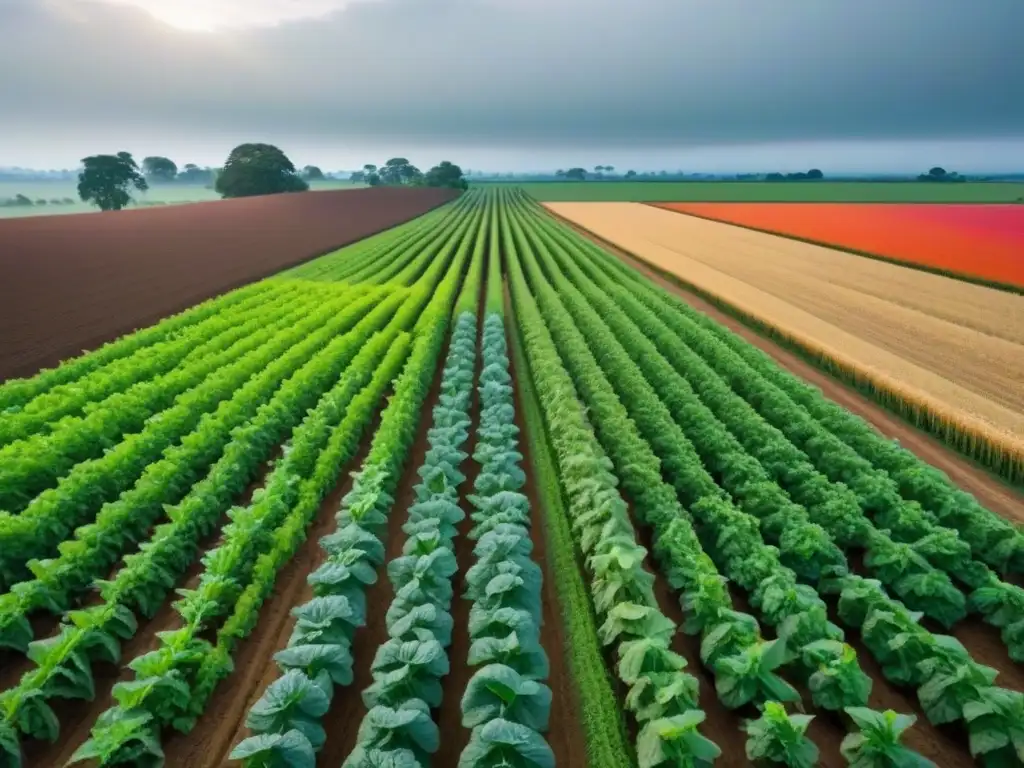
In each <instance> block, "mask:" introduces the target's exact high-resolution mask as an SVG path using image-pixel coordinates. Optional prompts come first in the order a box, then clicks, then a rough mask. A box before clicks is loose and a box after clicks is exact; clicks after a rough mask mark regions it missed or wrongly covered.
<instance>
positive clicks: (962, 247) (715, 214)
mask: <svg viewBox="0 0 1024 768" xmlns="http://www.w3.org/2000/svg"><path fill="white" fill-rule="evenodd" d="M658 207H660V208H666V209H668V210H673V211H679V212H682V213H690V214H693V215H696V216H703V217H705V218H709V219H717V220H719V221H725V222H729V223H733V224H739V225H741V226H744V227H751V228H753V229H760V230H764V231H766V232H773V233H777V234H782V235H787V236H791V237H798V238H801V239H803V240H812V241H815V242H819V243H823V244H827V245H834V246H837V247H840V248H848V249H850V250H854V251H860V252H863V253H867V254H872V255H876V256H881V257H883V258H886V259H892V260H895V261H901V262H906V263H907V264H912V265H916V266H921V267H925V268H927V269H933V270H937V271H940V272H946V273H950V274H955V275H961V276H964V277H967V278H970V279H974V280H982V281H989V282H993V283H1000V284H1004V285H1012V286H1017V287H1020V288H1024V206H1021V205H927V204H888V203H886V204H877V205H874V204H863V203H659V204H658Z"/></svg>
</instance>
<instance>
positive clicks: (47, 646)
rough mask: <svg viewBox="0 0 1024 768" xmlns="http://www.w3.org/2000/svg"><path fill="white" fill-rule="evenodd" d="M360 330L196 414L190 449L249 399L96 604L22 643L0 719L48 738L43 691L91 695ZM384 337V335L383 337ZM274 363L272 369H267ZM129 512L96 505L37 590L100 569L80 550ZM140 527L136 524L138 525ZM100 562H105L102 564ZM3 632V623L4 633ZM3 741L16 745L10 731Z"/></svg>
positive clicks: (287, 361)
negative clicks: (208, 413) (99, 666)
mask: <svg viewBox="0 0 1024 768" xmlns="http://www.w3.org/2000/svg"><path fill="white" fill-rule="evenodd" d="M401 300H402V297H401V296H400V295H395V298H393V299H390V300H389V301H388V302H387V303H390V307H389V308H386V309H385V310H384V311H383V312H381V313H378V317H377V318H376V319H377V321H378V323H379V322H380V321H384V322H386V321H387V320H388V319H389V318H390V316H391V314H393V313H394V309H395V306H396V305H397V304H398V303H400V302H401ZM382 306H383V305H382ZM368 335H369V334H368V333H364V332H362V331H357V330H353V331H352V332H351V333H350V334H348V335H345V336H339V337H337V338H335V339H334V340H333V341H332V342H331V343H330V344H328V345H327V346H326V347H324V348H323V349H322V350H320V351H319V352H315V351H316V345H315V344H313V345H308V344H304V345H300V346H296V347H295V348H293V349H292V350H290V351H289V352H288V353H286V354H285V355H284V356H283V357H282V358H281V359H280V360H278V361H276V362H275V363H274V364H273V365H272V366H270V367H269V368H268V369H267V371H266V372H265V373H264V374H261V375H260V376H258V377H255V378H254V379H253V380H251V381H250V382H249V383H248V384H247V385H246V386H244V387H243V388H242V389H240V390H239V391H238V393H236V396H235V397H234V398H233V399H232V403H231V405H229V406H227V407H225V408H222V409H220V410H219V411H218V415H219V416H220V417H221V420H222V421H220V422H218V421H217V419H216V418H212V419H207V420H204V421H205V422H206V424H205V426H206V429H201V430H197V432H196V434H195V440H194V441H193V442H194V443H195V447H197V448H198V447H199V446H200V445H201V444H202V443H203V442H204V441H208V442H210V443H216V442H217V441H219V440H220V439H221V433H220V429H221V428H222V427H224V426H226V425H227V424H228V423H232V422H235V421H237V418H236V417H237V415H238V414H241V413H246V412H250V413H251V411H252V408H254V407H257V406H258V410H257V411H256V413H255V415H254V416H253V417H252V418H251V419H249V420H248V421H247V422H246V423H244V424H239V425H238V426H236V427H235V428H234V429H233V430H232V431H231V438H232V441H231V442H230V443H229V444H228V445H227V447H226V448H224V449H223V455H222V457H221V459H220V460H219V461H218V462H217V463H216V464H215V465H214V467H213V468H212V469H211V471H210V473H209V474H208V475H207V477H206V478H205V479H204V480H203V481H202V482H200V483H198V484H197V485H196V486H195V487H194V488H193V489H192V491H191V492H190V493H189V495H188V496H186V497H185V498H184V499H183V500H182V502H181V503H180V504H178V505H177V506H176V507H173V508H170V509H168V511H167V515H168V522H167V523H164V524H163V525H161V526H159V527H157V528H156V530H155V531H154V534H153V536H152V537H151V538H150V540H149V541H148V542H147V543H144V544H143V545H142V548H141V549H140V551H139V552H138V553H136V554H133V555H129V556H128V557H126V558H125V564H124V567H122V568H121V569H120V570H118V572H117V573H116V574H115V575H114V577H113V578H112V579H111V580H109V581H105V582H97V583H98V585H99V587H100V595H101V597H102V599H103V602H102V603H100V604H98V605H95V606H92V607H89V608H86V609H83V610H79V611H73V612H72V613H71V614H70V621H69V622H68V623H66V624H63V625H62V626H61V627H60V629H59V630H58V632H57V634H56V635H55V636H54V637H52V638H49V639H46V640H41V641H36V642H33V643H31V645H30V646H29V647H28V651H29V655H30V658H31V659H32V660H33V661H34V662H35V663H36V665H37V666H36V669H34V670H30V671H29V672H27V673H26V674H25V676H24V677H23V678H22V681H21V683H20V684H19V685H18V686H17V687H16V688H15V689H12V690H11V691H7V692H4V693H3V694H0V712H2V713H3V717H4V723H5V725H6V726H7V727H9V728H10V729H12V730H13V729H14V728H17V729H19V730H21V731H22V732H24V733H26V734H27V735H30V736H34V737H36V738H50V739H52V738H56V735H57V734H56V731H55V728H56V719H55V718H54V717H53V715H52V712H51V711H50V709H49V707H48V705H47V704H46V701H47V700H48V699H49V698H51V697H53V696H67V695H71V694H76V695H82V696H86V697H91V695H92V687H93V686H92V675H91V665H92V663H93V662H94V661H96V660H99V659H106V660H107V661H115V662H116V661H117V657H118V647H119V640H120V639H124V638H127V637H130V636H131V635H132V634H134V630H135V626H136V624H135V617H134V613H135V612H138V613H141V614H143V615H146V616H152V615H153V614H154V613H155V611H156V609H157V608H158V607H159V606H160V605H161V604H162V602H163V600H164V598H165V597H166V595H167V593H168V592H169V591H170V590H171V588H172V587H173V586H174V584H175V583H176V582H177V580H178V578H180V576H181V575H182V574H183V573H184V571H185V570H186V568H187V567H188V565H189V564H190V563H191V562H192V559H193V558H194V556H195V554H196V552H197V551H198V546H199V540H200V538H201V537H202V536H203V535H206V534H208V533H209V532H210V531H211V530H212V529H213V527H214V526H215V525H216V524H217V522H218V520H219V519H220V517H221V516H222V514H223V513H224V511H225V509H226V508H227V506H228V505H229V504H230V501H231V499H232V498H233V497H234V495H235V494H237V493H238V492H239V491H240V490H241V488H243V487H244V486H245V485H246V484H247V483H248V482H249V481H250V480H251V479H252V476H253V475H254V473H255V472H256V470H257V468H258V466H259V463H260V462H261V461H263V460H266V459H267V458H269V454H270V452H271V451H272V450H273V447H274V446H276V445H277V444H278V443H279V441H280V440H281V439H282V438H283V437H284V436H285V435H286V434H287V432H288V431H289V430H290V428H291V427H292V426H294V425H295V424H297V423H298V421H299V419H300V418H301V417H302V415H303V414H304V413H305V412H306V410H307V409H308V408H309V407H310V406H311V405H313V404H315V402H316V401H317V399H318V398H319V395H320V393H322V392H324V390H325V389H326V388H328V387H329V386H330V385H331V384H332V383H333V382H334V381H336V380H337V378H338V375H339V374H340V373H341V371H342V370H344V369H345V368H346V367H347V366H348V364H349V363H350V362H353V355H354V354H355V353H356V351H357V350H358V349H359V347H360V346H363V345H364V344H365V343H366V341H367V336H368ZM386 341H387V339H384V343H386ZM314 352H315V354H313V353H314ZM382 352H383V345H382V342H378V343H377V345H376V348H375V349H373V350H370V351H367V352H364V353H361V356H362V357H361V359H360V358H359V357H357V358H356V360H355V361H354V362H353V364H354V365H363V366H366V365H368V364H371V363H373V362H374V360H373V358H372V357H371V355H376V356H377V357H379V356H380V355H381V354H382ZM311 354H313V356H312V357H311V358H310V355H311ZM307 359H308V362H306V360H307ZM297 366H301V367H298V368H297ZM274 368H277V370H272V369H274ZM296 368H297V370H296ZM281 370H292V371H294V373H293V374H292V375H291V376H290V377H289V378H287V380H286V381H285V382H284V383H283V384H282V386H281V387H280V389H278V390H277V391H276V392H275V393H274V395H273V397H272V398H271V400H270V401H269V402H267V403H266V404H265V405H261V402H262V401H263V400H264V398H265V397H266V394H265V388H266V387H267V386H268V385H269V386H271V387H273V386H276V383H277V381H278V380H279V378H280V371H281ZM132 512H133V509H132V507H131V505H130V504H128V505H124V506H119V505H116V504H115V505H110V508H109V510H107V509H106V508H105V510H104V513H101V515H100V516H99V518H98V519H97V521H96V523H95V524H94V525H93V526H90V528H92V529H93V536H92V537H91V538H89V539H82V540H81V543H82V546H81V547H79V548H78V549H76V550H75V553H74V554H75V555H76V557H71V555H72V553H70V552H69V553H68V554H69V556H68V558H66V559H67V560H68V562H66V563H64V564H63V565H64V567H62V568H61V569H59V570H57V569H56V568H55V569H54V570H55V573H54V575H53V577H52V578H50V579H40V580H39V581H38V582H37V583H38V585H39V586H38V587H37V590H42V589H45V588H46V587H49V588H50V589H51V590H53V592H52V594H53V596H54V599H60V598H59V597H58V595H60V592H59V590H60V589H62V588H67V585H65V584H63V583H62V582H61V578H64V579H71V580H73V581H74V583H75V585H76V586H81V583H80V581H79V580H80V579H81V578H82V576H81V573H80V572H78V571H76V569H75V567H74V566H76V565H80V566H82V567H83V569H91V570H92V571H97V570H99V573H100V574H101V575H102V573H105V572H106V571H105V570H104V569H103V568H97V567H96V565H95V563H93V562H90V561H89V560H87V559H85V558H86V557H87V555H88V554H89V553H90V552H91V553H92V556H93V557H94V558H101V557H103V556H104V555H105V554H106V550H105V549H104V548H102V547H101V545H102V544H104V543H106V544H107V545H108V546H109V544H110V543H111V542H116V541H117V540H118V538H119V537H121V536H122V535H123V527H130V526H132V525H137V523H136V522H135V521H133V520H132V519H131V516H132ZM145 528H146V526H143V527H142V529H141V530H145ZM83 560H84V562H83ZM104 565H105V567H109V564H104ZM29 586H31V584H30V585H29ZM25 594H31V593H30V592H29V591H28V590H22V591H20V592H19V593H18V595H17V596H18V597H19V598H22V599H24V598H23V595H25ZM10 596H13V595H5V596H4V599H5V600H6V599H7V598H8V597H10ZM64 601H66V598H64ZM24 607H25V608H28V607H29V606H24ZM26 612H27V611H26ZM20 619H21V622H20V626H21V627H22V630H23V633H22V634H23V636H24V637H25V639H28V638H30V637H31V631H30V629H29V626H28V622H27V620H26V619H25V616H24V614H22V615H21V617H20ZM11 634H12V633H11V632H10V630H9V631H8V636H11ZM71 683H73V685H71ZM8 741H9V743H13V744H16V741H14V740H13V739H9V740H8Z"/></svg>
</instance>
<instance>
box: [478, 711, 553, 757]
mask: <svg viewBox="0 0 1024 768" xmlns="http://www.w3.org/2000/svg"><path fill="white" fill-rule="evenodd" d="M480 766H507V768H555V755H554V753H553V752H552V751H551V747H549V746H548V744H547V742H546V741H544V737H543V736H541V735H540V734H539V733H537V732H536V731H535V730H533V729H532V728H529V727H527V726H525V725H520V724H519V723H514V722H509V721H508V720H503V719H501V718H498V719H496V720H490V721H488V722H487V723H485V724H484V725H481V726H478V727H476V728H474V729H473V732H472V734H470V737H469V744H467V745H466V748H465V749H464V750H463V751H462V755H461V756H460V757H459V766H458V768H479V767H480Z"/></svg>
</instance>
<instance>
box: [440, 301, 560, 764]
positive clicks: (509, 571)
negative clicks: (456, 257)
mask: <svg viewBox="0 0 1024 768" xmlns="http://www.w3.org/2000/svg"><path fill="white" fill-rule="evenodd" d="M464 317H468V315H467V316H464ZM473 325H474V327H475V323H474V324H473ZM481 358H482V359H481V363H482V370H481V373H480V385H479V387H478V391H479V393H480V425H479V427H478V429H477V443H476V450H475V451H474V453H473V459H474V460H475V461H476V462H478V463H479V464H480V473H479V474H478V475H477V477H476V480H475V481H474V484H473V490H474V491H475V494H474V495H472V496H470V497H469V501H470V503H471V504H472V505H473V508H474V510H475V511H474V512H473V513H472V514H471V517H472V520H473V522H474V525H473V528H472V529H471V531H470V533H469V536H470V538H472V539H474V540H476V542H477V543H476V547H475V548H474V550H473V557H474V564H473V565H472V566H471V567H470V569H469V570H468V571H467V573H466V584H467V588H466V595H465V597H466V598H467V599H469V600H471V601H472V608H471V609H470V616H469V625H470V626H469V631H470V639H471V641H472V645H471V646H470V648H469V656H468V659H467V663H468V664H469V666H470V667H477V668H478V669H476V671H475V672H474V673H473V675H472V677H471V678H470V680H469V682H468V684H467V686H466V690H465V692H464V694H463V697H462V701H461V709H462V725H463V727H465V728H469V729H471V730H472V733H471V736H470V739H469V743H468V744H467V746H466V748H465V749H464V750H463V752H462V756H461V758H460V760H459V766H460V768H475V766H489V765H494V764H496V763H497V764H501V763H502V762H504V763H506V764H513V765H521V766H524V768H554V764H555V758H554V754H553V753H552V752H551V749H550V747H548V745H547V743H546V742H545V741H544V738H543V736H541V733H543V732H545V731H547V730H548V724H549V718H550V713H551V697H552V694H551V689H550V688H549V687H548V686H547V685H545V684H544V683H543V682H542V681H543V680H545V679H546V678H547V677H548V672H549V662H548V657H547V654H546V653H545V651H544V649H543V648H542V647H541V644H540V615H541V583H542V578H543V577H542V574H541V569H540V567H539V566H538V565H537V563H535V562H534V561H533V559H532V558H531V557H530V554H531V552H532V550H533V542H532V540H531V538H530V530H529V526H530V503H529V500H528V499H527V498H526V496H525V495H524V494H523V493H521V490H522V488H523V486H524V485H525V484H526V474H525V473H524V472H523V470H522V469H521V468H520V466H519V462H520V461H522V458H523V456H522V454H520V453H519V452H518V450H517V448H518V440H517V436H518V434H519V428H518V427H517V426H516V425H515V406H514V403H513V390H512V377H511V376H510V375H509V359H508V346H507V343H506V340H505V327H504V322H503V320H502V317H501V315H497V314H487V315H486V316H485V319H484V330H483V340H482V348H481Z"/></svg>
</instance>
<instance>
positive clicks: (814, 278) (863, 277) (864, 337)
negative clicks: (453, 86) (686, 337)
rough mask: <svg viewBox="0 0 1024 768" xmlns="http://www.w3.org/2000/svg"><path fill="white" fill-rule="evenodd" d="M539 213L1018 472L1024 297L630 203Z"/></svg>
mask: <svg viewBox="0 0 1024 768" xmlns="http://www.w3.org/2000/svg"><path fill="white" fill-rule="evenodd" d="M548 207H549V208H550V209H551V210H552V211H553V212H554V213H556V214H557V215H559V216H562V217H563V218H565V219H568V220H570V221H572V222H574V223H575V224H577V225H579V226H581V227H583V228H584V229H586V230H589V231H590V232H592V233H594V234H595V235H597V236H599V237H601V238H603V239H605V240H607V241H609V242H611V243H614V244H615V245H617V246H619V247H621V248H622V249H624V250H626V251H629V252H631V253H633V254H635V255H636V256H638V257H640V258H642V259H643V260H645V261H647V262H648V263H650V264H651V265H653V266H655V267H657V268H659V269H661V270H663V271H666V272H669V273H672V274H674V275H676V276H677V277H679V278H680V279H681V280H682V281H684V282H685V283H687V284H689V285H690V286H692V287H693V288H695V289H697V290H698V291H700V292H702V293H705V294H707V295H709V296H712V297H715V298H716V299H717V300H719V301H721V302H723V303H724V304H726V305H728V306H730V307H731V308H732V309H733V310H734V311H736V312H738V313H740V314H742V315H746V316H747V317H749V318H751V319H753V320H755V321H757V322H759V323H761V324H763V325H765V326H768V327H770V328H771V329H772V331H773V333H774V334H775V335H778V336H781V337H783V338H785V339H787V340H789V341H791V342H794V343H795V344H797V345H798V346H800V347H802V348H803V349H804V350H805V351H808V352H811V353H812V354H814V355H815V356H817V357H819V358H820V359H822V360H827V361H828V362H829V363H830V366H831V367H834V368H835V369H836V370H837V372H839V373H841V374H844V375H845V376H846V377H847V378H852V379H854V380H856V381H857V382H858V383H859V384H861V385H862V386H864V387H867V388H869V389H872V390H874V391H875V393H876V394H879V395H881V397H882V399H888V400H890V401H891V402H892V403H896V402H897V401H898V402H899V405H900V406H901V407H902V409H903V410H909V411H912V412H914V414H915V416H916V418H917V419H918V420H919V421H920V420H932V421H934V420H939V421H940V422H942V424H943V426H945V427H948V428H951V429H952V430H954V431H955V432H956V433H958V434H959V435H961V436H962V437H960V438H959V441H960V442H961V447H962V448H964V449H966V450H967V451H968V452H969V453H972V454H974V455H976V456H978V457H979V458H985V457H986V456H990V454H991V453H993V452H994V453H995V454H996V455H998V456H1001V457H1005V458H1004V459H995V460H994V462H993V461H989V463H998V462H999V461H1003V460H1005V461H1008V462H1010V463H1011V464H1014V465H1016V466H1017V467H1019V466H1020V462H1021V457H1022V456H1024V384H1022V382H1024V297H1022V296H1019V295H1014V294H1010V293H1006V292H1001V291H998V290H994V289H991V288H986V287H982V286H978V285H971V284H968V283H964V282H961V281H958V280H954V279H950V278H947V277H942V276H939V275H933V274H928V273H924V272H920V271H917V270H913V269H908V268H904V267H900V266H896V265H892V264H887V263H883V262H879V261H874V260H871V259H866V258H862V257H860V256H856V255H852V254H847V253H844V252H841V251H836V250H833V249H830V248H824V247H821V246H816V245H811V244H808V243H803V242H799V241H794V240H789V239H786V238H782V237H777V236H774V235H769V234H764V233H761V232H755V231H750V230H747V229H743V228H740V227H735V226H730V225H727V224H721V223H718V222H712V221H707V220H704V219H700V218H696V217H693V216H688V215H685V214H680V213H675V212H671V211H666V210H661V209H657V208H653V207H650V206H646V205H641V204H636V203H551V204H548ZM1017 471H1018V470H1011V472H1010V474H1016V472H1017Z"/></svg>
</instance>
